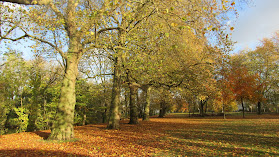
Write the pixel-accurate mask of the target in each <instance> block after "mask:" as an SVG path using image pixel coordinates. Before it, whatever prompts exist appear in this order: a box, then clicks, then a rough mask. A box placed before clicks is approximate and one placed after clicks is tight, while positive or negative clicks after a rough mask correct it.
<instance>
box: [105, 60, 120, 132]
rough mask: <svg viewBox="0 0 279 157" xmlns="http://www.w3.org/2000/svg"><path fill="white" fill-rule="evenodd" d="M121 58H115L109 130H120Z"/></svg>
mask: <svg viewBox="0 0 279 157" xmlns="http://www.w3.org/2000/svg"><path fill="white" fill-rule="evenodd" d="M119 59H120V57H116V58H115V63H114V64H115V67H114V75H113V87H112V97H111V98H112V100H111V106H110V111H109V123H108V126H107V128H108V129H119V127H120V126H119V121H120V116H119V106H120V99H119V98H120V87H121V80H120V79H121V78H120V70H121V69H120V60H119Z"/></svg>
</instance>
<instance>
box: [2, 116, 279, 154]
mask: <svg viewBox="0 0 279 157" xmlns="http://www.w3.org/2000/svg"><path fill="white" fill-rule="evenodd" d="M183 116H184V117H183ZM186 116H187V115H186V114H185V115H181V114H180V115H179V116H178V115H173V114H172V115H169V116H167V117H166V118H151V119H150V121H147V122H146V121H144V122H143V121H140V123H139V124H138V125H130V124H128V120H122V121H121V122H120V126H121V128H120V129H119V130H107V129H106V127H107V125H106V124H97V125H86V126H77V127H75V131H74V132H75V136H76V140H75V141H69V142H54V141H47V140H45V139H46V138H47V137H48V136H49V135H50V130H46V131H37V132H24V133H18V134H9V135H2V136H0V156H17V157H20V156H235V155H237V156H238V155H239V156H244V155H245V156H279V143H278V141H279V115H275V114H274V115H260V116H259V115H257V116H253V115H248V116H247V117H246V118H245V119H241V118H240V116H227V119H225V120H224V119H221V118H222V117H221V116H215V117H209V118H197V117H196V118H186Z"/></svg>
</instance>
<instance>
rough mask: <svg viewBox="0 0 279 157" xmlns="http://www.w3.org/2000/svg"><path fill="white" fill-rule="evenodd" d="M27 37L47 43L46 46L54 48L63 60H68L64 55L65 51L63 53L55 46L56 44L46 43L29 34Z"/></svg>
mask: <svg viewBox="0 0 279 157" xmlns="http://www.w3.org/2000/svg"><path fill="white" fill-rule="evenodd" d="M25 37H29V38H32V39H35V40H38V41H40V42H42V43H45V44H48V45H49V46H51V47H52V48H54V49H55V50H56V51H57V52H58V53H59V54H60V55H61V56H62V57H63V58H67V57H66V56H65V54H64V52H63V51H61V50H60V49H59V48H58V47H57V46H55V45H54V44H52V43H51V42H49V41H46V40H44V39H41V38H38V37H35V36H32V35H29V34H27V33H26V34H25Z"/></svg>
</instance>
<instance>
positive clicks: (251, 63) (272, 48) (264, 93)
mask: <svg viewBox="0 0 279 157" xmlns="http://www.w3.org/2000/svg"><path fill="white" fill-rule="evenodd" d="M276 37H277V38H278V36H274V37H273V38H271V39H263V40H262V42H261V43H262V44H261V45H260V46H258V47H257V48H256V49H255V50H254V51H248V52H246V53H245V54H244V55H246V56H247V61H246V63H245V64H246V65H247V66H248V68H249V71H251V72H252V73H253V74H255V75H258V77H257V80H256V86H257V89H256V95H255V99H256V101H257V108H258V111H257V113H258V114H261V110H262V104H263V103H264V102H265V101H266V100H267V99H268V97H269V96H268V95H270V94H271V93H272V92H273V90H274V86H273V85H274V83H275V82H276V78H277V77H274V76H276V74H277V73H278V70H277V69H278V68H277V67H278V63H277V61H278V53H277V52H278V50H277V46H276V45H277V44H278V43H276ZM277 40H278V39H277Z"/></svg>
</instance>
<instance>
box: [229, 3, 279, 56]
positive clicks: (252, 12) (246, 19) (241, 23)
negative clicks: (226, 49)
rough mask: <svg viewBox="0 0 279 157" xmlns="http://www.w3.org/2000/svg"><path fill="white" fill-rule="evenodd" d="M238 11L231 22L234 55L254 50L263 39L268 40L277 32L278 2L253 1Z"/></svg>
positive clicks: (278, 27) (278, 24)
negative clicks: (235, 17)
mask: <svg viewBox="0 0 279 157" xmlns="http://www.w3.org/2000/svg"><path fill="white" fill-rule="evenodd" d="M238 11H239V17H238V18H237V19H236V20H235V21H233V22H232V23H233V25H234V28H235V29H234V31H233V32H232V40H233V41H236V42H237V43H236V44H235V50H234V51H233V52H234V53H237V52H239V51H240V50H243V49H247V48H248V49H254V48H255V47H256V46H257V45H259V44H260V40H262V39H263V38H270V37H271V36H272V35H273V34H274V33H275V32H276V31H277V30H279V0H253V2H252V3H250V4H249V6H248V7H245V8H243V9H241V10H238Z"/></svg>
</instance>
